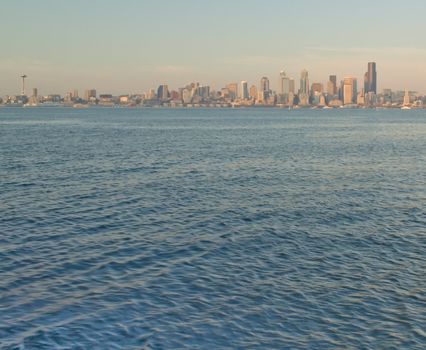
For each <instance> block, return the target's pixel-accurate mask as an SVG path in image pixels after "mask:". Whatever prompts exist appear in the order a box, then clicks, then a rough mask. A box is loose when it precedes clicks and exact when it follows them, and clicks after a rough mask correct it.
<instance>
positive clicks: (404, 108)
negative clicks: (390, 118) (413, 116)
mask: <svg viewBox="0 0 426 350" xmlns="http://www.w3.org/2000/svg"><path fill="white" fill-rule="evenodd" d="M401 109H402V110H408V109H411V107H408V106H402V107H401Z"/></svg>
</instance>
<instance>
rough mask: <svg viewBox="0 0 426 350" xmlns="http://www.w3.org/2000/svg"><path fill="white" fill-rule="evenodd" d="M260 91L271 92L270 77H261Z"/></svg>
mask: <svg viewBox="0 0 426 350" xmlns="http://www.w3.org/2000/svg"><path fill="white" fill-rule="evenodd" d="M260 91H262V92H269V79H268V78H267V77H263V78H262V79H260Z"/></svg>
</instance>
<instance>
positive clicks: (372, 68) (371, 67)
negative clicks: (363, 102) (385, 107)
mask: <svg viewBox="0 0 426 350" xmlns="http://www.w3.org/2000/svg"><path fill="white" fill-rule="evenodd" d="M364 90H365V93H366V94H368V93H369V92H374V93H375V94H377V71H376V62H368V72H367V73H365V76H364Z"/></svg>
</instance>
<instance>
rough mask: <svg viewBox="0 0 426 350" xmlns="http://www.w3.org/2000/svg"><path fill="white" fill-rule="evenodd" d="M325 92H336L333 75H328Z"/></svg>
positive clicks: (332, 93)
mask: <svg viewBox="0 0 426 350" xmlns="http://www.w3.org/2000/svg"><path fill="white" fill-rule="evenodd" d="M327 93H328V94H329V95H336V94H337V77H336V76H335V75H330V77H329V79H328V83H327Z"/></svg>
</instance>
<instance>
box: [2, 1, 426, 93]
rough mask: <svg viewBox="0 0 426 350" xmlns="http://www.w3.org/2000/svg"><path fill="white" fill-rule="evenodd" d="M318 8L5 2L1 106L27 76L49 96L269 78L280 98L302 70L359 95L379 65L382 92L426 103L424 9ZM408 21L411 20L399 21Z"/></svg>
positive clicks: (364, 4)
mask: <svg viewBox="0 0 426 350" xmlns="http://www.w3.org/2000/svg"><path fill="white" fill-rule="evenodd" d="M314 5H315V2H314V1H309V0H304V1H300V2H297V3H291V4H288V3H287V4H286V3H283V2H281V1H277V0H276V1H271V2H269V3H268V5H267V6H266V5H265V4H264V3H262V2H260V1H245V2H244V3H241V2H240V3H227V2H225V1H222V0H219V1H216V2H214V3H200V2H197V1H194V0H189V1H187V2H185V3H184V4H177V3H175V2H172V1H169V2H166V3H165V4H155V3H150V2H146V1H135V0H126V1H122V2H120V5H119V6H117V4H116V3H115V2H113V1H110V0H105V1H93V2H90V3H87V2H86V1H83V0H75V1H74V2H73V3H72V4H69V3H65V2H55V1H52V0H46V1H44V2H42V3H34V2H32V1H30V0H23V1H22V2H19V3H14V2H8V3H6V4H3V5H2V12H1V13H0V29H1V30H2V32H3V33H10V34H8V35H5V37H4V39H3V41H2V56H1V57H0V77H1V79H0V94H1V95H6V94H16V93H17V89H18V88H19V85H20V84H19V79H18V78H17V77H19V76H20V75H21V74H24V73H25V74H27V75H28V76H29V77H30V79H29V81H28V88H32V87H38V88H39V90H40V91H45V92H46V93H53V92H60V93H65V92H66V91H68V90H69V89H79V90H81V91H83V90H84V89H87V88H88V87H92V86H96V87H97V88H98V90H102V91H108V92H111V93H114V94H119V93H123V92H128V93H138V92H142V91H145V90H147V89H149V88H150V87H152V86H158V85H160V84H164V83H165V82H167V83H168V84H170V85H171V86H182V85H184V84H186V83H188V82H189V81H199V82H201V83H204V84H207V83H208V84H211V85H213V86H212V87H213V88H217V89H218V88H219V87H221V86H225V85H226V84H227V83H228V82H229V81H237V82H240V81H242V80H245V81H248V82H249V84H250V82H253V81H257V80H258V76H267V77H270V84H271V86H272V88H273V89H274V90H278V86H279V78H274V79H272V77H275V76H276V72H280V71H281V70H283V69H284V70H285V72H286V74H287V75H288V76H293V77H295V79H298V76H299V72H300V70H301V69H303V68H306V69H307V70H308V71H309V72H310V78H311V80H312V81H322V82H326V81H327V77H328V75H329V74H335V75H337V76H339V77H347V76H354V77H357V79H358V81H359V84H360V85H362V84H363V82H362V80H363V78H364V73H365V67H364V66H363V65H362V64H360V62H370V61H375V62H380V75H381V79H380V83H379V86H378V87H377V88H378V89H379V91H380V90H382V89H384V88H391V89H394V90H396V89H403V88H409V89H410V90H416V91H419V92H421V93H425V92H426V84H425V83H424V82H426V67H425V66H424V63H423V62H424V61H425V60H426V45H425V44H423V43H422V42H421V40H419V37H420V36H419V33H422V32H423V30H424V21H423V17H424V14H425V13H426V3H425V2H423V1H420V0H415V1H410V2H408V3H400V2H398V1H396V0H391V1H387V2H386V4H383V3H380V2H374V3H371V2H368V1H366V0H360V1H359V2H357V3H356V4H349V3H342V2H340V1H337V0H329V1H326V2H325V3H324V4H323V5H322V6H314ZM407 10H408V11H410V16H409V20H408V19H407V18H405V17H406V16H403V15H402V14H403V13H404V12H405V11H407ZM259 22H261V23H262V25H259ZM17 23H19V25H17ZM12 33H13V34H12Z"/></svg>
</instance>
